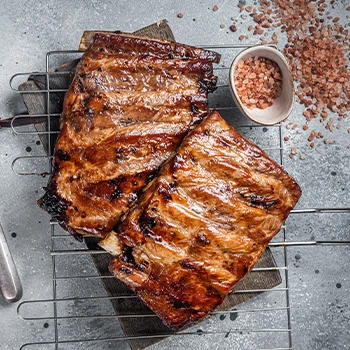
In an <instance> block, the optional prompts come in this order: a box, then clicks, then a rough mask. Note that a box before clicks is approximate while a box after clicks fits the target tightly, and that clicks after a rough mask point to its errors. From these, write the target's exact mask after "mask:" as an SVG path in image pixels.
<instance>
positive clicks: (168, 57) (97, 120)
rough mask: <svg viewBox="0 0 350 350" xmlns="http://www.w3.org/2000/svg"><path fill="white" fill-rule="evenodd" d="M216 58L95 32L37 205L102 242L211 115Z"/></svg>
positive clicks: (172, 45)
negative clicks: (185, 139) (190, 134)
mask: <svg viewBox="0 0 350 350" xmlns="http://www.w3.org/2000/svg"><path fill="white" fill-rule="evenodd" d="M219 59H220V55H218V54H217V53H215V52H210V51H206V50H202V49H199V48H195V47H191V46H187V45H183V44H179V43H173V42H165V41H159V40H147V39H145V38H137V37H135V36H128V35H117V34H101V33H99V34H96V35H95V40H94V43H93V44H92V45H91V46H90V48H89V49H88V50H87V51H86V53H85V54H84V55H83V57H82V59H81V60H80V62H79V64H78V66H77V68H76V72H75V76H74V79H73V81H72V84H71V86H70V88H69V90H68V92H67V94H66V96H65V101H64V109H63V113H62V116H61V120H60V124H61V132H60V134H59V137H58V140H57V143H56V147H55V151H54V172H53V175H52V177H51V178H50V180H49V183H48V186H47V190H46V193H45V195H44V196H43V198H42V199H41V200H39V205H40V206H41V207H42V208H43V209H45V210H47V211H48V212H49V213H50V214H51V215H52V216H53V218H54V219H56V220H58V221H59V223H60V224H61V225H62V226H63V227H64V228H65V229H67V230H69V231H71V232H72V233H77V232H78V233H82V234H90V235H96V236H99V237H104V235H105V234H106V232H109V231H111V230H112V229H113V227H114V225H115V224H116V223H117V221H118V219H119V217H120V215H121V214H123V213H124V212H125V211H126V210H127V208H128V207H129V206H130V204H131V203H132V202H133V201H134V200H135V199H136V198H137V194H138V193H139V192H140V190H141V189H142V188H143V187H144V186H145V185H146V184H147V183H148V182H149V181H150V180H151V179H152V178H153V177H154V175H155V173H156V172H157V171H158V169H159V167H160V165H161V164H162V163H163V162H164V161H165V160H166V159H168V158H169V157H170V156H171V155H173V153H174V152H175V150H176V148H177V147H178V145H179V144H180V142H181V141H182V139H183V137H184V136H185V135H186V134H187V133H188V131H189V130H190V129H191V128H192V127H193V126H194V125H195V124H196V123H198V122H199V121H201V120H202V118H203V117H204V116H205V115H206V114H207V113H208V103H207V95H208V92H210V91H213V89H215V84H216V77H215V76H214V75H213V67H212V63H213V62H218V61H219Z"/></svg>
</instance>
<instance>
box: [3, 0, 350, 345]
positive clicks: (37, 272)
mask: <svg viewBox="0 0 350 350" xmlns="http://www.w3.org/2000/svg"><path fill="white" fill-rule="evenodd" d="M247 3H249V1H247ZM215 4H217V5H218V6H219V10H218V11H217V12H213V11H212V7H213V6H214V5H215ZM251 4H252V5H253V4H254V3H253V2H251ZM1 6H2V8H1V11H0V21H1V22H0V23H1V28H2V30H1V31H2V35H1V36H0V47H1V53H0V101H1V103H0V118H1V119H3V118H7V117H11V116H13V115H15V114H18V113H22V112H24V106H23V104H22V103H21V99H20V96H19V95H17V94H15V93H14V92H12V91H11V89H10V88H9V84H8V82H9V79H10V77H11V76H12V75H13V74H15V73H17V72H31V71H43V70H44V69H45V55H46V52H47V51H50V50H65V49H75V48H76V47H77V45H78V42H79V39H80V36H81V34H82V32H83V30H85V29H104V30H114V29H121V30H124V31H134V30H137V29H139V28H141V27H143V26H146V25H148V24H151V23H153V22H156V21H158V20H161V19H164V18H165V19H167V20H168V21H169V24H170V26H171V27H172V29H173V31H174V34H175V37H176V38H177V40H178V41H181V42H185V43H188V44H194V45H213V44H214V45H218V44H232V43H237V42H238V37H239V36H240V35H241V34H242V33H245V32H246V31H247V27H248V26H249V25H250V24H252V21H251V19H250V18H249V17H248V16H246V17H245V18H242V17H239V11H238V8H237V1H215V2H214V1H196V2H186V3H185V2H183V1H168V0H164V1H147V2H146V1H144V2H141V1H139V2H137V1H131V0H129V1H89V2H87V1H81V0H78V1H32V0H29V1H20V0H14V1H8V0H5V1H2V2H1ZM346 6H348V3H347V4H346V1H339V2H337V3H336V4H335V6H334V8H332V7H331V6H329V7H330V9H329V10H330V11H331V12H332V13H333V14H338V15H339V16H340V17H341V22H342V23H343V24H344V25H345V24H346V23H348V22H349V19H348V14H347V12H346V11H345V7H346ZM179 12H181V13H183V14H184V17H183V18H182V19H179V18H177V14H178V13H179ZM231 18H233V19H238V20H237V22H236V25H237V27H238V31H237V32H236V33H232V32H230V30H229V29H228V27H229V25H231V24H232V20H231ZM220 24H224V25H225V28H220ZM246 43H248V44H255V43H258V39H257V38H250V39H249V40H247V41H246ZM282 44H283V42H282ZM222 53H223V55H224V64H226V65H227V64H229V62H230V60H231V58H233V56H234V54H235V53H234V52H227V51H225V52H222ZM221 78H222V79H223V80H222V82H224V81H225V79H227V77H226V76H225V75H223V76H222V77H221ZM212 103H213V105H214V106H215V105H216V104H219V105H221V106H222V105H232V103H233V102H232V99H231V97H230V94H229V92H228V90H219V91H217V92H216V93H215V96H214V97H212ZM302 112H303V106H301V105H299V104H296V106H295V108H294V111H293V113H292V115H291V117H290V118H289V121H291V122H293V123H297V124H299V125H302V124H303V120H304V117H303V116H302ZM225 116H226V117H227V118H228V119H230V121H231V122H232V124H233V125H239V123H241V122H242V120H243V119H242V116H240V115H239V114H238V113H237V112H233V113H231V114H225ZM317 123H318V124H317ZM313 127H315V128H317V129H318V130H322V129H321V128H320V126H319V122H318V121H317V120H314V121H313V122H312V125H311V127H310V129H312V128H313ZM349 127H350V125H349V121H348V119H347V120H343V121H341V128H340V129H339V130H335V131H334V132H333V133H332V134H330V133H329V134H327V132H326V130H322V131H323V132H324V134H325V137H328V138H332V139H336V140H337V143H336V144H334V145H329V146H326V145H324V144H323V143H322V142H319V143H317V145H316V147H315V149H312V150H311V149H310V148H309V145H308V142H307V141H306V138H307V136H306V133H301V134H298V133H297V132H296V131H291V130H287V129H286V127H285V125H284V126H283V127H282V131H283V135H288V136H290V138H291V142H289V143H288V144H285V150H284V156H285V157H284V158H285V168H286V169H287V170H288V171H289V172H290V174H292V175H293V176H294V177H295V178H296V180H297V181H298V182H299V184H300V185H301V187H302V189H303V196H302V198H301V200H300V202H299V204H298V208H312V207H349V206H350V205H349V193H350V170H349V169H350V162H349V158H350V149H348V148H347V146H348V145H349V144H350V136H349V134H348V133H347V129H348V128H349ZM240 131H242V132H244V134H245V135H246V136H247V137H249V138H251V139H253V140H254V141H255V142H257V143H258V144H260V145H262V146H268V145H274V144H275V145H276V144H277V143H278V134H276V130H275V129H273V128H268V129H267V130H263V129H262V128H259V129H258V130H255V129H254V130H251V129H244V130H240ZM37 141H38V138H37V137H35V136H31V135H28V136H23V135H20V136H18V135H14V134H13V132H12V131H11V130H9V129H1V130H0V184H1V185H0V222H1V223H2V225H3V228H4V231H5V234H6V237H7V240H8V243H9V245H10V248H11V250H12V252H13V255H14V258H15V261H16V264H17V267H18V270H19V273H20V276H21V279H22V283H23V288H24V296H23V300H36V299H50V298H52V282H51V276H52V266H51V257H50V248H51V246H50V245H51V238H50V225H49V218H48V216H47V215H46V214H45V213H44V212H42V211H41V210H40V209H39V208H38V207H37V206H36V203H35V202H36V200H37V199H38V198H39V197H40V194H41V193H42V187H43V186H45V184H46V179H43V178H41V177H26V176H17V175H15V174H14V173H13V172H12V170H11V163H12V161H13V159H14V158H16V157H18V156H26V155H40V154H44V153H43V149H42V145H41V144H39V145H38V144H37ZM292 146H295V147H297V148H299V149H301V150H302V151H303V152H304V153H306V154H307V158H306V159H305V160H304V161H301V160H299V159H290V158H289V157H288V156H289V153H290V148H291V147H292ZM271 156H272V157H274V158H276V159H277V156H278V154H276V153H273V152H271ZM349 224H350V217H349V214H336V215H334V214H333V215H332V214H303V215H292V216H291V217H290V218H289V219H288V221H287V232H286V234H287V239H288V240H293V241H309V240H315V239H320V240H349V239H350V232H349ZM59 233H63V232H59ZM276 239H277V240H281V239H282V236H281V235H280V236H279V237H277V238H276ZM64 242H65V243H57V245H58V246H59V247H61V248H62V249H63V247H67V246H68V247H72V248H76V247H78V248H79V247H80V245H79V244H78V243H77V242H74V240H72V239H71V238H69V237H68V238H66V239H64ZM287 251H288V256H287V258H288V265H289V268H290V269H289V277H290V281H289V282H290V299H291V300H290V301H291V315H292V336H293V349H301V350H304V349H349V344H350V334H349V327H350V311H349V298H350V297H349V295H350V294H349V292H350V282H349V276H350V273H349V272H350V271H349V266H350V264H349V263H350V258H349V256H350V255H349V253H350V247H349V246H338V247H330V246H325V247H293V248H288V250H287ZM273 252H274V254H275V256H276V259H277V261H278V263H279V264H283V251H282V250H281V249H274V250H273ZM58 265H59V266H58V268H59V269H62V275H67V274H70V273H72V274H74V273H76V274H77V273H83V274H87V275H89V274H93V273H94V270H93V267H92V265H91V261H89V259H88V258H84V259H83V258H75V259H72V260H70V261H68V260H66V259H62V260H61V261H58ZM82 283H83V282H81V283H76V284H70V285H64V283H63V282H60V283H59V284H58V291H59V293H60V296H62V297H64V296H72V295H78V296H81V295H82V293H85V295H87V296H88V295H91V294H92V293H97V294H95V295H103V293H104V291H103V288H102V286H101V284H100V283H98V282H96V283H95V282H94V283H91V281H90V283H89V285H88V286H86V285H83V284H82ZM77 304H78V303H75V304H73V305H65V306H64V307H62V308H63V310H62V313H63V312H65V313H69V314H72V313H74V312H76V311H75V310H76V309H79V310H80V312H85V313H86V312H88V313H89V314H91V313H93V312H99V313H101V312H102V313H108V312H110V305H108V304H98V305H96V304H95V305H77ZM284 304H285V296H284V294H283V295H281V294H280V293H278V292H274V293H265V294H264V295H262V296H259V297H258V298H255V299H254V300H252V301H251V302H249V303H246V305H242V306H241V308H242V309H243V308H246V309H247V308H254V307H267V306H276V305H277V306H278V305H282V306H283V305H284ZM17 306H18V304H12V305H7V304H5V303H4V302H3V301H2V300H1V299H0V329H1V331H0V349H10V350H12V349H19V348H20V346H21V345H22V344H24V343H26V342H37V341H50V340H52V339H53V323H52V321H50V320H48V321H47V320H39V321H24V320H22V319H21V318H20V317H19V316H18V315H17V312H16V308H17ZM50 312H51V310H50V307H49V306H47V307H39V306H38V305H35V306H34V308H32V310H31V311H30V312H29V313H30V314H31V315H39V314H42V313H44V314H45V315H49V314H50ZM244 327H260V328H268V327H278V328H284V327H287V325H286V317H285V314H282V313H278V312H277V313H265V314H244V313H242V314H238V313H237V314H235V313H233V314H230V315H228V316H227V317H226V318H225V319H222V320H221V319H220V318H219V317H213V318H212V319H211V320H209V321H206V322H205V323H203V324H201V325H200V326H198V327H197V328H200V329H202V330H229V329H230V328H231V329H232V328H244ZM59 334H60V337H61V338H60V339H63V338H64V339H78V338H79V339H81V338H84V337H85V338H94V337H101V336H111V335H113V336H118V335H120V334H121V331H120V329H119V327H118V324H117V323H116V322H113V321H108V322H104V321H101V320H96V319H95V320H92V321H91V320H90V321H89V320H88V321H81V322H75V321H70V322H65V321H62V322H61V323H60V333H59ZM287 346H288V342H287V339H286V337H285V335H281V334H274V333H269V334H268V335H267V336H264V335H263V334H261V333H252V332H250V333H248V334H247V333H243V334H240V333H235V334H231V335H229V336H228V337H225V336H224V335H222V334H218V335H213V336H209V335H206V336H201V337H198V336H192V337H177V338H175V339H171V340H167V341H166V343H163V344H162V345H157V346H155V348H156V349H183V348H188V349H256V348H272V347H275V348H277V347H287ZM39 348H40V349H53V347H50V346H47V347H46V346H45V347H38V346H33V347H30V349H39ZM82 348H85V349H90V348H91V349H127V348H128V347H127V345H126V344H123V343H121V342H114V343H111V344H109V343H108V344H107V343H104V344H86V343H84V344H81V345H76V344H75V345H65V346H62V347H60V349H82ZM26 349H29V347H28V348H26Z"/></svg>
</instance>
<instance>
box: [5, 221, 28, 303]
mask: <svg viewBox="0 0 350 350" xmlns="http://www.w3.org/2000/svg"><path fill="white" fill-rule="evenodd" d="M0 291H1V293H2V295H3V297H4V298H5V300H7V301H8V302H15V301H18V300H19V299H21V297H22V294H23V290H22V284H21V281H20V279H19V276H18V272H17V269H16V266H15V263H14V261H13V259H12V255H11V252H10V250H9V247H8V245H7V242H6V238H5V234H4V231H3V229H2V226H1V224H0Z"/></svg>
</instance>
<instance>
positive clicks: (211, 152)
mask: <svg viewBox="0 0 350 350" xmlns="http://www.w3.org/2000/svg"><path fill="white" fill-rule="evenodd" d="M300 195H301V190H300V188H299V186H298V185H297V183H296V182H295V181H294V180H293V178H292V177H290V176H289V175H288V174H287V173H286V172H285V171H284V170H283V169H282V168H281V167H280V166H279V165H278V164H276V163H275V162H274V161H272V160H271V159H269V158H268V156H267V155H266V153H265V152H263V151H262V150H261V149H260V148H258V147H257V146H255V145H254V144H253V143H251V142H250V141H248V140H246V139H245V138H244V137H242V136H241V135H240V134H239V133H238V132H237V131H235V130H234V129H233V128H232V127H231V126H230V125H228V124H227V123H226V122H225V121H224V120H223V119H222V118H221V117H220V115H219V114H218V113H217V112H213V113H212V114H211V115H210V116H208V117H207V118H206V119H205V120H204V121H203V122H202V123H201V124H200V125H199V126H197V127H196V128H195V129H194V130H193V131H192V132H191V133H190V134H189V135H188V136H187V137H186V138H185V139H184V141H183V143H182V144H181V146H180V148H179V149H178V150H177V152H176V154H175V155H174V156H173V157H172V158H171V159H170V160H169V161H167V163H166V164H165V165H164V166H163V167H162V170H161V172H160V174H159V176H158V177H157V178H156V179H154V180H153V181H152V183H150V184H149V186H148V187H147V189H146V190H145V192H144V193H143V194H142V196H141V197H140V198H139V200H138V201H137V203H136V204H135V205H134V206H133V207H132V208H131V210H130V211H129V213H128V214H127V216H126V217H125V218H124V220H122V222H121V224H120V225H119V228H118V230H117V232H116V233H110V234H109V235H108V236H107V237H106V238H105V239H104V240H102V241H101V242H100V245H101V246H102V247H103V248H104V249H106V250H108V251H109V252H110V253H112V254H113V255H115V256H116V257H115V258H114V259H113V260H112V262H111V264H110V270H111V271H112V272H113V273H114V274H115V276H116V277H118V278H119V279H121V280H122V281H124V282H125V283H126V284H127V285H129V286H130V287H131V288H132V289H133V290H134V291H136V293H137V294H138V295H139V296H140V297H141V298H142V299H143V301H144V302H145V303H146V304H147V305H148V306H149V307H150V308H151V309H152V310H153V311H154V312H155V313H156V314H158V315H159V317H160V318H161V319H162V320H163V321H164V322H165V323H166V324H167V325H168V326H169V327H171V328H173V329H180V328H182V327H184V326H185V325H186V324H188V323H190V322H193V321H196V320H198V319H200V318H202V317H203V316H205V315H206V314H207V313H208V312H209V311H210V310H213V309H214V308H215V307H216V306H218V305H219V304H220V303H221V302H222V301H223V300H224V298H225V296H226V295H227V293H228V292H229V291H230V290H231V289H232V287H233V286H234V285H235V284H236V283H237V282H238V281H239V280H240V279H242V278H243V277H244V276H245V275H246V274H247V273H248V272H249V271H250V270H251V269H252V267H253V266H254V264H255V263H256V261H257V260H258V258H259V257H260V256H261V254H262V253H263V251H264V250H265V249H266V246H267V245H268V243H269V242H270V240H271V239H272V238H273V237H274V235H276V234H277V233H278V232H279V230H280V228H281V225H282V223H283V221H284V220H285V219H286V218H287V216H288V214H289V212H290V210H291V209H292V208H293V207H294V206H295V204H296V203H297V201H298V199H299V197H300Z"/></svg>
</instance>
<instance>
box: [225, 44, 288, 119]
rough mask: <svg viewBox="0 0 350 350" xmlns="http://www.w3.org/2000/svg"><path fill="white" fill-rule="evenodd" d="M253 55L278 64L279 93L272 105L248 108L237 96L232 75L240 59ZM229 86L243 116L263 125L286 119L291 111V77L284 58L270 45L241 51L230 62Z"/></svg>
mask: <svg viewBox="0 0 350 350" xmlns="http://www.w3.org/2000/svg"><path fill="white" fill-rule="evenodd" d="M253 56H260V57H265V58H268V59H269V60H271V61H274V62H275V63H277V65H278V66H279V68H280V70H281V73H282V91H281V94H280V96H279V97H278V98H277V99H276V100H275V102H274V103H273V105H272V106H270V107H267V108H265V109H260V108H254V109H248V108H247V107H246V106H245V105H244V104H243V103H242V101H241V99H240V98H239V96H238V93H237V90H236V87H235V84H234V75H235V70H236V67H237V64H238V62H239V61H240V60H245V59H248V58H250V57H253ZM230 87H231V92H232V96H233V99H234V100H235V103H236V105H237V107H238V108H239V109H240V110H241V111H242V113H243V114H244V115H245V116H247V117H248V118H249V119H251V120H253V121H254V122H256V123H259V124H263V125H273V124H276V123H279V122H281V121H283V120H285V119H287V118H288V116H289V114H290V113H291V112H292V109H293V105H294V85H293V78H292V75H291V73H290V70H289V67H288V63H287V61H286V59H285V58H284V56H283V55H282V53H281V52H280V51H278V50H277V49H275V48H274V47H272V46H267V45H258V46H252V47H249V48H247V49H245V50H243V51H241V52H240V53H239V54H238V55H237V56H236V58H235V59H234V61H233V62H232V65H231V68H230Z"/></svg>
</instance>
